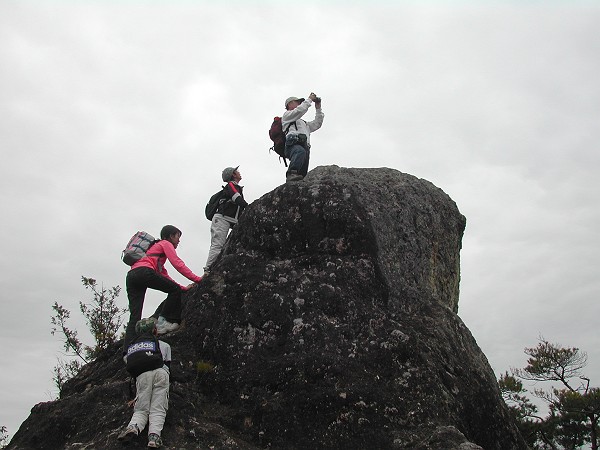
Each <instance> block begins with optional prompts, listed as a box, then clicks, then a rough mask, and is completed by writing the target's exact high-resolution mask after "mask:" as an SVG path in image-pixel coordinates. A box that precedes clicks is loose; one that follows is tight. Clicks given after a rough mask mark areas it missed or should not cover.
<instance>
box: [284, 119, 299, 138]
mask: <svg viewBox="0 0 600 450" xmlns="http://www.w3.org/2000/svg"><path fill="white" fill-rule="evenodd" d="M292 125H294V128H296V131H298V125H296V121H295V120H294V121H293V122H290V123H289V125H288V126H287V129H286V130H285V131H284V132H283V134H285V135H286V136H287V134H288V133H289V132H290V127H291V126H292Z"/></svg>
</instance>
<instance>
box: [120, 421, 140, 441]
mask: <svg viewBox="0 0 600 450" xmlns="http://www.w3.org/2000/svg"><path fill="white" fill-rule="evenodd" d="M138 434H140V430H139V428H138V426H137V424H135V423H134V424H132V425H128V426H127V428H125V429H124V430H123V431H121V433H119V435H118V436H117V439H118V440H119V441H130V440H131V439H133V438H134V437H136V436H137V435H138Z"/></svg>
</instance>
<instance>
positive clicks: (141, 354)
mask: <svg viewBox="0 0 600 450" xmlns="http://www.w3.org/2000/svg"><path fill="white" fill-rule="evenodd" d="M126 360H127V362H126V365H125V368H126V369H127V372H129V374H130V375H131V376H132V377H137V376H138V375H140V374H142V373H144V372H149V371H150V370H155V369H160V368H161V367H162V366H163V364H164V361H163V357H162V353H161V352H160V344H159V343H158V339H157V338H156V336H154V335H153V334H150V333H143V334H139V335H138V336H137V337H136V338H135V339H134V340H133V341H131V344H129V346H128V347H127V355H126Z"/></svg>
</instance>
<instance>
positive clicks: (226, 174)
mask: <svg viewBox="0 0 600 450" xmlns="http://www.w3.org/2000/svg"><path fill="white" fill-rule="evenodd" d="M238 167H240V166H237V167H227V168H226V169H223V173H222V174H221V177H222V178H223V181H225V182H227V181H231V177H232V176H233V172H235V171H236V170H238Z"/></svg>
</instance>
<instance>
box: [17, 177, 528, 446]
mask: <svg viewBox="0 0 600 450" xmlns="http://www.w3.org/2000/svg"><path fill="white" fill-rule="evenodd" d="M464 227H465V219H464V217H463V216H462V215H461V214H460V212H459V211H458V209H457V207H456V205H455V204H454V202H453V201H452V200H451V199H450V198H449V197H448V196H447V195H446V194H445V193H444V192H443V191H441V190H440V189H438V188H436V187H435V186H433V185H432V184H431V183H429V182H427V181H425V180H420V179H417V178H415V177H413V176H411V175H407V174H403V173H400V172H398V171H395V170H392V169H344V168H339V167H336V166H330V167H318V168H316V169H314V170H313V171H311V172H310V173H309V175H308V176H307V178H306V179H305V180H304V181H302V182H296V183H289V184H285V185H282V186H279V187H278V188H276V189H275V190H273V191H272V192H270V193H268V194H266V195H264V196H263V197H261V198H260V199H259V200H257V201H255V202H254V203H252V205H250V207H249V208H248V209H247V210H246V212H245V214H244V216H243V217H242V220H241V221H240V223H239V225H238V226H237V227H236V228H235V229H234V231H233V232H232V235H231V236H230V239H229V241H228V244H227V246H226V248H225V249H224V251H223V253H222V255H221V258H220V259H219V261H218V262H217V264H216V267H215V268H214V270H213V271H212V272H211V273H210V275H208V276H207V277H205V279H204V280H203V282H202V283H201V284H200V285H199V286H198V288H197V289H195V290H194V291H192V292H190V293H189V294H188V295H187V296H186V300H185V301H186V308H185V324H184V326H183V327H182V329H181V330H180V331H177V332H175V333H172V334H171V335H168V336H166V337H165V338H164V339H165V340H166V341H168V342H169V343H171V345H172V346H173V350H174V362H173V368H172V377H171V381H172V386H171V402H170V405H171V406H170V410H169V414H168V417H167V423H166V425H165V429H164V432H163V437H164V440H165V443H166V445H167V447H169V448H186V449H192V448H206V449H208V448H213V449H255V448H278V449H335V448H340V449H342V448H343V449H409V448H410V449H448V450H451V449H456V450H458V449H461V450H467V449H477V448H483V449H486V450H493V449H498V450H505V449H526V445H525V444H524V442H523V440H522V439H521V437H520V436H519V434H518V431H517V429H516V427H515V426H514V424H513V423H512V422H511V419H510V417H509V414H508V411H507V409H506V407H505V405H504V403H503V401H502V399H501V397H500V393H499V390H498V387H497V384H496V380H495V376H494V373H493V372H492V370H491V368H490V366H489V364H488V362H487V360H486V358H485V356H484V355H483V353H482V352H481V350H480V349H479V348H478V346H477V344H476V342H475V340H474V339H473V337H472V335H471V333H470V332H469V330H468V329H467V328H466V327H465V325H464V324H463V322H462V321H461V320H460V318H459V317H458V316H457V314H456V313H457V311H458V287H459V278H460V272H459V252H460V247H461V238H462V234H463V231H464ZM118 353H119V352H118V345H115V347H114V348H113V349H111V351H109V352H106V353H105V354H104V355H101V357H100V358H98V360H96V361H94V362H93V363H91V364H89V365H88V366H86V367H85V368H84V370H83V371H82V373H81V374H79V375H78V376H77V377H76V378H75V379H73V380H72V381H70V382H69V383H68V385H67V386H66V388H65V390H64V392H63V395H62V398H61V399H60V400H57V401H54V402H48V403H42V404H39V405H36V406H35V407H34V408H33V410H32V413H31V416H30V417H29V418H28V419H27V420H26V421H25V422H24V423H23V425H22V426H21V428H20V429H19V431H18V432H17V433H16V434H15V436H14V438H13V440H12V442H11V444H10V446H9V448H13V449H22V448H39V449H42V448H48V449H59V448H119V447H120V446H119V445H118V444H117V443H116V440H115V438H116V434H117V433H118V431H119V428H120V427H121V426H122V425H124V424H125V423H126V422H127V421H128V419H129V417H130V414H131V409H128V408H127V407H126V404H125V403H126V399H127V386H128V383H127V376H126V373H125V371H124V369H123V364H122V362H121V361H120V358H119V355H118ZM139 445H145V444H144V440H143V438H140V440H139Z"/></svg>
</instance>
